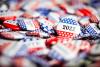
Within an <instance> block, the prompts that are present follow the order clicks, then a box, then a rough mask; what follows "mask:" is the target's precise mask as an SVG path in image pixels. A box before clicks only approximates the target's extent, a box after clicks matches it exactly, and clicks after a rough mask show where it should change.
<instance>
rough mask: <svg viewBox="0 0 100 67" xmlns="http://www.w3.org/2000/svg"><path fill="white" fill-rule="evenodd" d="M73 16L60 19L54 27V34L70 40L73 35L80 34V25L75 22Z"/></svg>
mask: <svg viewBox="0 0 100 67" xmlns="http://www.w3.org/2000/svg"><path fill="white" fill-rule="evenodd" d="M76 20H77V19H76V18H75V17H74V16H70V15H69V16H68V17H64V18H61V20H60V22H59V23H58V25H57V27H56V32H57V34H58V35H59V36H63V37H67V38H72V37H73V36H74V35H77V34H79V33H80V25H79V24H78V22H77V21H76Z"/></svg>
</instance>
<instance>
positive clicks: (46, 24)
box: [38, 18, 55, 34]
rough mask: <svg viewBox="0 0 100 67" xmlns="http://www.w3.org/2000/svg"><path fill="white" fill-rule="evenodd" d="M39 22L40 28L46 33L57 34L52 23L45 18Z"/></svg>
mask: <svg viewBox="0 0 100 67" xmlns="http://www.w3.org/2000/svg"><path fill="white" fill-rule="evenodd" d="M38 21H39V22H40V27H41V29H42V30H43V31H44V32H46V33H49V34H52V33H55V31H54V29H53V23H52V22H50V21H48V20H46V19H45V18H40V19H38Z"/></svg>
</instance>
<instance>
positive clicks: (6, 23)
mask: <svg viewBox="0 0 100 67" xmlns="http://www.w3.org/2000/svg"><path fill="white" fill-rule="evenodd" d="M3 25H4V26H5V27H6V28H10V29H12V30H14V31H16V30H20V27H19V26H18V25H17V21H13V20H7V21H4V22H3Z"/></svg>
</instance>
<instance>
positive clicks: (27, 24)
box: [17, 18, 40, 30]
mask: <svg viewBox="0 0 100 67" xmlns="http://www.w3.org/2000/svg"><path fill="white" fill-rule="evenodd" d="M17 21H18V25H19V27H20V28H21V29H22V30H36V29H40V26H39V23H38V22H37V21H34V20H31V19H23V18H20V19H17Z"/></svg>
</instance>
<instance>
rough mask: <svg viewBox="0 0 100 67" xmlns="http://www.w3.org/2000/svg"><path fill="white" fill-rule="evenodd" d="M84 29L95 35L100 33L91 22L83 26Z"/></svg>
mask: <svg viewBox="0 0 100 67" xmlns="http://www.w3.org/2000/svg"><path fill="white" fill-rule="evenodd" d="M85 29H86V31H87V32H88V33H89V34H90V35H94V36H95V35H97V34H100V30H99V29H98V28H97V27H96V24H95V23H91V24H89V25H88V26H86V27H85Z"/></svg>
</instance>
